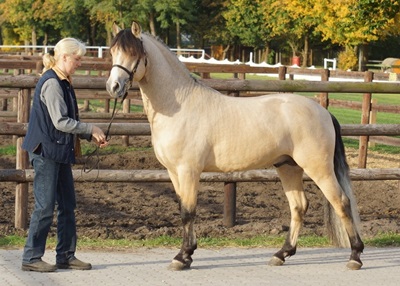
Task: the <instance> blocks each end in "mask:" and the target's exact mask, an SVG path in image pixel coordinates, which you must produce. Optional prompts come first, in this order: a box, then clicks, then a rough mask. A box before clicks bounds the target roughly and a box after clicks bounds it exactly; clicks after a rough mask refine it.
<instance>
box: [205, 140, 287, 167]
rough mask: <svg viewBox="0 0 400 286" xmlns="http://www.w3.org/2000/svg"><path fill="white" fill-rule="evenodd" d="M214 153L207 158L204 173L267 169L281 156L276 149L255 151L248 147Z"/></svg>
mask: <svg viewBox="0 0 400 286" xmlns="http://www.w3.org/2000/svg"><path fill="white" fill-rule="evenodd" d="M225 151H226V150H221V152H218V150H216V152H214V153H213V154H212V155H211V156H209V158H208V160H207V161H206V164H205V166H204V171H208V172H234V171H242V170H252V169H258V168H267V167H270V166H272V165H273V164H274V163H275V162H276V161H277V158H279V157H280V156H282V152H281V151H280V150H278V149H270V150H268V149H266V148H263V149H262V150H255V149H254V148H251V147H250V146H249V147H248V148H246V149H245V150H243V149H242V150H241V151H240V150H237V151H233V152H225Z"/></svg>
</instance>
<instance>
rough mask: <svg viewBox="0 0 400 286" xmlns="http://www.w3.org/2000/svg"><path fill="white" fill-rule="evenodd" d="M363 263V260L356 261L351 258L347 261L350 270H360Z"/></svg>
mask: <svg viewBox="0 0 400 286" xmlns="http://www.w3.org/2000/svg"><path fill="white" fill-rule="evenodd" d="M362 265H363V264H362V263H361V262H358V261H355V260H349V262H347V265H346V266H347V268H348V269H350V270H359V269H360V268H361V266H362Z"/></svg>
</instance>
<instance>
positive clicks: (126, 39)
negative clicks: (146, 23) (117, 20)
mask: <svg viewBox="0 0 400 286" xmlns="http://www.w3.org/2000/svg"><path fill="white" fill-rule="evenodd" d="M114 46H118V47H120V48H121V49H122V50H123V51H124V52H125V53H128V54H130V55H132V56H138V57H139V58H141V57H144V56H145V55H146V53H145V51H144V48H143V43H142V41H140V40H138V39H137V38H136V37H135V36H134V35H133V34H132V32H131V30H130V29H124V30H121V31H119V32H118V34H117V35H116V36H115V37H114V38H113V40H112V42H111V45H110V48H112V47H114Z"/></svg>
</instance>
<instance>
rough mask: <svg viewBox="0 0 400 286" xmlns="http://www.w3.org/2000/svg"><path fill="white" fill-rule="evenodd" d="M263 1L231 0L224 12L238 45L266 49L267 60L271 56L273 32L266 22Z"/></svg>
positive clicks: (230, 31) (227, 25) (227, 24)
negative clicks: (270, 48)
mask: <svg viewBox="0 0 400 286" xmlns="http://www.w3.org/2000/svg"><path fill="white" fill-rule="evenodd" d="M262 2H268V1H261V0H256V1H254V0H231V1H230V5H229V6H228V7H227V10H226V11H225V12H223V16H224V18H225V20H226V27H227V29H228V31H229V33H230V34H231V35H232V36H233V37H232V40H233V41H235V39H236V43H241V44H243V45H247V46H251V47H254V48H256V49H257V48H258V49H262V48H265V51H266V53H265V59H266V58H268V54H269V43H270V41H271V40H272V36H271V30H270V29H269V28H268V26H267V25H266V22H265V15H264V11H263V9H262V5H263V3H262Z"/></svg>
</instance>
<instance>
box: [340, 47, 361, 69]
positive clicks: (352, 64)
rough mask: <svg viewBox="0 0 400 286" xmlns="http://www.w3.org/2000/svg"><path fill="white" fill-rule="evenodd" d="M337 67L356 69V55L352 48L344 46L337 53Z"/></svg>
mask: <svg viewBox="0 0 400 286" xmlns="http://www.w3.org/2000/svg"><path fill="white" fill-rule="evenodd" d="M338 68H339V69H341V70H345V71H347V70H356V69H357V55H356V53H355V52H354V50H352V49H349V48H346V49H345V50H344V51H342V52H340V53H339V55H338Z"/></svg>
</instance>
